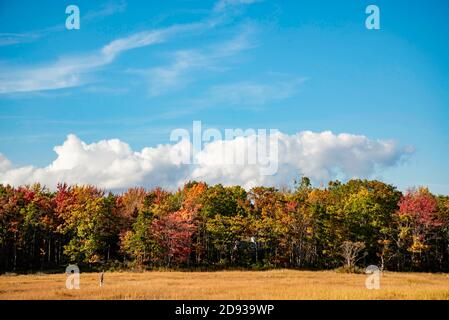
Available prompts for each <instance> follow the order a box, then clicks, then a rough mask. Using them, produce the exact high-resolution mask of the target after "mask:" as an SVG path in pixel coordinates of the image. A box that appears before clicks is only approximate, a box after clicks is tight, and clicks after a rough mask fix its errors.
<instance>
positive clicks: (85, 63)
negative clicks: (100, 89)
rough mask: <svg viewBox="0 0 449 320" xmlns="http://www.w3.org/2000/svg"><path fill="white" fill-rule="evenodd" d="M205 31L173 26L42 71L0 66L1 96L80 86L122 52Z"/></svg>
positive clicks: (194, 26)
mask: <svg viewBox="0 0 449 320" xmlns="http://www.w3.org/2000/svg"><path fill="white" fill-rule="evenodd" d="M203 27H204V24H201V23H200V24H185V25H175V26H172V27H168V28H166V29H160V30H150V31H144V32H139V33H136V34H133V35H131V36H128V37H125V38H120V39H117V40H114V41H111V42H110V43H108V44H107V45H105V46H104V47H102V48H101V49H100V50H98V51H97V52H95V53H92V54H89V55H84V56H77V57H64V58H60V59H59V60H58V61H56V62H55V63H52V64H49V65H44V66H41V67H20V68H19V67H9V66H3V67H2V70H1V71H0V94H2V93H3V94H4V93H13V92H32V91H39V90H54V89H61V88H70V87H75V86H79V85H82V84H83V83H85V82H86V81H87V76H88V75H89V74H90V73H91V72H92V71H94V70H96V69H97V68H100V67H102V66H105V65H108V64H110V63H112V62H113V61H114V60H115V59H116V57H117V56H118V55H119V54H121V53H122V52H125V51H128V50H131V49H135V48H140V47H145V46H149V45H153V44H157V43H160V42H163V41H166V40H167V39H168V38H170V37H172V36H174V35H179V34H182V33H187V32H191V31H194V30H197V29H201V28H203Z"/></svg>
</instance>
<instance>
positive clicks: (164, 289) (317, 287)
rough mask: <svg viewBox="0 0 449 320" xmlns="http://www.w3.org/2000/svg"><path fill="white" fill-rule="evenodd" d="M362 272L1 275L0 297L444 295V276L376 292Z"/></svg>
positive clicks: (408, 279) (392, 276) (448, 278)
mask: <svg viewBox="0 0 449 320" xmlns="http://www.w3.org/2000/svg"><path fill="white" fill-rule="evenodd" d="M365 279H366V275H364V274H343V273H336V272H332V271H318V272H312V271H292V270H273V271H254V272H252V271H245V272H242V271H222V272H143V273H132V272H123V273H122V272H114V273H106V274H105V277H104V286H103V287H100V286H99V274H96V273H81V275H80V289H79V290H68V289H66V287H65V281H66V275H65V274H53V275H2V276H0V299H2V300H4V299H170V300H175V299H232V300H234V299H235V300H238V299H269V300H274V299H449V275H447V274H423V273H394V272H386V273H384V274H383V275H382V278H381V288H380V289H379V290H368V289H366V287H365Z"/></svg>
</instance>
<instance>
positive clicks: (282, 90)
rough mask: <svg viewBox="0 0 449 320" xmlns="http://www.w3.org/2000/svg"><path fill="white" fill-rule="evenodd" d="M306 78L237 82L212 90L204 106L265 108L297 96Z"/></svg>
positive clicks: (204, 100)
mask: <svg viewBox="0 0 449 320" xmlns="http://www.w3.org/2000/svg"><path fill="white" fill-rule="evenodd" d="M304 81H306V78H292V79H289V80H278V81H272V82H269V83H268V82H267V83H265V82H254V81H253V82H251V81H244V82H236V83H231V84H224V85H217V86H213V87H211V88H210V90H209V91H208V93H207V94H206V97H205V98H204V99H203V100H201V103H202V104H205V105H207V104H209V105H223V106H249V107H254V106H264V105H267V104H269V103H273V102H277V101H282V100H285V99H288V98H290V97H292V96H293V95H295V94H296V93H297V90H298V86H299V85H301V84H302V83H303V82H304Z"/></svg>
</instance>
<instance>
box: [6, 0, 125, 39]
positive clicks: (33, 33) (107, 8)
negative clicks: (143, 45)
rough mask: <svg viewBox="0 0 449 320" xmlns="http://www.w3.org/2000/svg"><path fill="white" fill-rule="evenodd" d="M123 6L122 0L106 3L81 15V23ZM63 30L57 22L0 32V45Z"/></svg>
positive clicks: (113, 12)
mask: <svg viewBox="0 0 449 320" xmlns="http://www.w3.org/2000/svg"><path fill="white" fill-rule="evenodd" d="M125 8H126V2H124V1H120V2H118V3H113V2H110V3H106V4H104V5H102V6H101V7H100V8H98V9H96V10H90V11H87V12H86V14H85V15H83V16H82V19H83V23H86V22H87V23H88V22H91V21H95V20H97V19H101V18H104V17H107V16H111V15H114V14H116V13H120V12H123V11H125ZM64 30H65V26H64V24H63V23H61V24H58V25H55V26H51V27H47V28H43V29H38V30H33V31H28V32H22V33H15V32H4V33H0V47H2V46H9V45H15V44H20V43H29V42H34V41H37V40H39V39H41V38H44V37H46V36H48V35H49V34H51V33H54V32H61V31H64Z"/></svg>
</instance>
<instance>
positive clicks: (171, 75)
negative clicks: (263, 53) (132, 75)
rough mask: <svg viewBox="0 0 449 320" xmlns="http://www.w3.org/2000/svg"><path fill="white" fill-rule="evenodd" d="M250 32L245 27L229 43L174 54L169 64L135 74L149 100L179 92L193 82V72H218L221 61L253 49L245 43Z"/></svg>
mask: <svg viewBox="0 0 449 320" xmlns="http://www.w3.org/2000/svg"><path fill="white" fill-rule="evenodd" d="M253 31H254V28H253V27H249V26H246V27H245V28H244V30H243V31H241V32H240V33H239V35H238V36H236V37H234V38H233V39H231V40H228V41H225V42H222V43H219V44H215V45H213V46H209V47H208V48H204V49H202V50H198V49H196V50H193V49H192V50H178V51H176V52H175V53H173V54H172V61H171V62H170V63H169V64H168V65H165V66H160V67H156V68H151V69H149V70H141V71H139V73H140V74H142V75H144V76H145V77H148V79H149V93H150V95H151V96H159V95H162V94H165V93H167V92H169V91H172V90H176V89H179V88H182V87H184V86H186V85H187V84H188V83H190V82H192V81H194V77H192V73H193V72H195V71H200V72H201V71H203V70H205V69H208V70H214V69H215V70H222V69H223V68H224V66H223V59H225V58H227V57H231V56H233V55H235V54H238V53H240V52H241V51H244V50H248V49H250V48H253V47H254V46H255V45H254V44H253V43H252V42H251V41H250V39H249V37H250V34H251V33H253Z"/></svg>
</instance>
